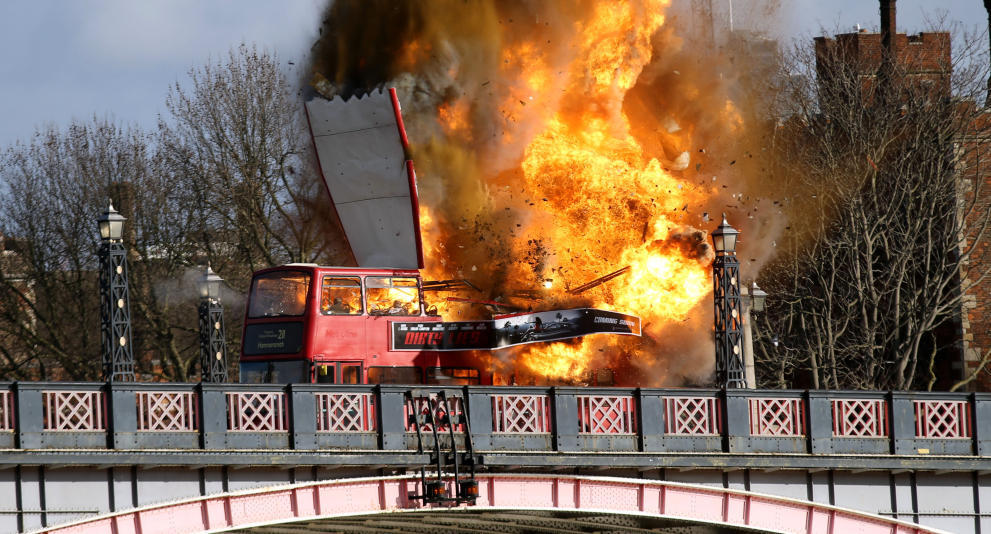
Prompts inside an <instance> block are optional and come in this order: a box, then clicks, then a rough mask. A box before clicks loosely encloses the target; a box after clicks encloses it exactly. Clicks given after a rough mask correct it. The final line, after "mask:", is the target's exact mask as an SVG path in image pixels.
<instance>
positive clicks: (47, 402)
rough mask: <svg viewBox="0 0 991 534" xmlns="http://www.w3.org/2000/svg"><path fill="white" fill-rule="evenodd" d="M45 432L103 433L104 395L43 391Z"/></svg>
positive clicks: (92, 392)
mask: <svg viewBox="0 0 991 534" xmlns="http://www.w3.org/2000/svg"><path fill="white" fill-rule="evenodd" d="M41 395H42V401H43V403H44V410H45V430H95V431H102V430H103V429H104V428H106V427H105V425H104V423H103V393H101V392H99V391H43V392H42V393H41Z"/></svg>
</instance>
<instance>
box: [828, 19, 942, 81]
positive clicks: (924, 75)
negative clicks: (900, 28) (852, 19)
mask: <svg viewBox="0 0 991 534" xmlns="http://www.w3.org/2000/svg"><path fill="white" fill-rule="evenodd" d="M893 41H894V42H893V43H892V45H893V48H894V53H893V54H892V57H894V58H896V61H895V64H896V65H897V68H896V69H895V70H896V72H897V73H898V76H899V78H900V80H899V81H900V84H901V85H903V86H907V87H909V88H911V89H915V90H918V89H922V88H925V90H926V92H931V93H932V94H934V95H940V96H949V95H950V75H951V73H952V63H951V56H950V34H949V33H947V32H928V33H920V34H918V35H906V34H904V33H898V34H895V36H894V39H893ZM883 49H884V44H883V36H882V34H880V33H868V32H867V30H860V31H858V32H854V33H844V34H840V35H837V36H834V37H832V38H830V37H816V38H815V52H816V58H817V59H818V60H820V61H819V62H818V64H817V71H818V72H817V74H818V75H819V78H820V80H821V81H824V82H826V83H828V80H829V78H830V76H831V74H830V72H829V69H830V68H831V66H833V65H836V64H838V63H840V64H844V65H848V66H850V67H851V68H854V69H856V70H857V71H858V72H859V73H860V75H861V77H862V80H863V83H864V89H865V90H866V89H870V86H871V85H872V84H873V83H874V82H876V80H877V78H878V73H879V72H882V68H881V67H882V65H881V62H882V58H884V57H885V55H884V54H882V52H881V51H882V50H883ZM823 58H830V61H822V59H823Z"/></svg>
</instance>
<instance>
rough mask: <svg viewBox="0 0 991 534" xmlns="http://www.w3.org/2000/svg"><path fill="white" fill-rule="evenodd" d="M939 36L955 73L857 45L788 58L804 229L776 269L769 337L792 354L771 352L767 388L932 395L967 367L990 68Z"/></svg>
mask: <svg viewBox="0 0 991 534" xmlns="http://www.w3.org/2000/svg"><path fill="white" fill-rule="evenodd" d="M926 39H930V40H931V41H929V42H926V43H924V44H923V45H924V46H933V47H934V48H939V47H940V46H943V45H945V46H946V51H947V54H946V56H945V59H946V61H945V62H941V61H939V59H940V58H939V57H936V61H935V63H934V64H931V65H929V64H927V65H925V67H927V68H925V69H923V68H922V65H917V64H913V63H911V62H910V61H909V62H908V63H906V61H907V60H902V61H898V62H895V61H890V62H885V61H881V60H880V58H879V57H878V56H877V55H870V54H859V53H857V54H855V53H853V52H852V49H851V47H848V46H846V45H845V44H844V43H843V42H842V40H838V41H835V42H834V41H829V40H821V41H820V42H819V43H818V44H817V47H816V51H815V53H814V54H813V53H812V52H810V51H808V50H807V49H796V51H795V52H794V54H793V56H792V57H791V60H790V61H789V62H787V63H788V65H787V69H788V76H787V77H783V78H782V79H785V80H787V85H788V87H787V88H786V94H787V96H788V98H787V99H786V100H787V102H788V105H789V106H790V107H791V109H793V110H797V111H796V112H795V113H794V114H793V115H791V116H790V117H789V118H788V119H787V120H786V121H785V122H784V123H783V125H782V127H781V128H779V130H778V133H777V134H776V139H775V142H774V149H775V152H776V154H777V161H778V163H779V166H778V168H777V170H776V172H778V173H779V174H780V176H782V177H784V180H785V181H786V182H788V183H789V184H790V185H791V190H792V196H791V197H790V198H788V199H787V204H788V206H789V208H790V209H791V212H792V213H791V217H792V221H793V223H792V225H793V226H796V227H800V230H799V231H798V232H796V234H795V235H794V236H793V237H794V240H793V241H792V242H791V243H789V247H790V249H791V250H790V251H789V253H787V254H784V255H782V256H781V258H780V259H779V260H778V261H777V263H776V264H775V265H773V266H772V267H771V269H770V271H768V273H769V276H770V279H769V280H768V282H767V285H768V286H769V287H771V288H772V289H773V291H772V294H776V295H778V297H779V298H778V303H777V306H776V309H775V310H773V311H772V312H771V313H769V314H768V315H767V317H765V318H764V322H763V324H762V327H763V328H762V329H761V331H762V334H763V335H764V337H765V338H766V339H768V340H769V339H770V338H771V337H772V336H776V337H777V341H778V348H777V349H776V350H775V348H774V345H773V344H771V343H764V344H760V345H759V346H761V347H762V353H761V354H758V360H761V361H763V362H765V364H768V367H769V368H765V371H764V373H763V382H764V383H765V384H773V385H776V386H779V387H784V386H794V385H808V386H811V387H814V388H848V389H909V388H918V387H922V388H928V389H931V388H933V387H934V386H935V385H936V383H937V379H938V378H940V377H939V376H938V364H939V359H940V358H941V357H942V358H946V359H957V358H959V357H960V356H959V355H960V348H959V343H960V313H961V303H962V299H963V296H964V295H965V294H966V293H967V291H968V290H969V289H970V288H971V287H972V286H973V285H974V284H975V283H979V282H980V281H981V280H983V278H984V277H985V276H986V274H987V273H986V271H987V269H988V267H987V266H986V265H984V264H979V263H971V262H969V261H968V260H969V258H970V257H971V255H972V254H973V253H974V251H975V250H977V249H978V248H979V247H981V246H983V245H984V244H986V243H987V235H986V232H985V229H986V228H987V225H988V213H987V212H986V211H985V212H981V211H980V210H979V204H977V203H976V202H975V201H974V199H975V198H977V197H979V196H980V195H979V194H974V195H972V196H970V197H966V196H964V195H961V191H960V184H961V173H962V172H972V169H971V171H967V170H966V166H967V165H971V166H972V165H973V164H974V162H980V161H982V160H983V159H985V158H986V157H987V156H986V155H985V154H984V153H983V145H982V144H980V143H973V142H969V141H968V140H969V139H973V138H974V137H984V138H986V137H987V136H988V134H989V133H991V132H989V131H987V126H986V121H984V120H983V119H982V115H983V112H984V110H983V109H980V108H978V107H976V106H975V105H974V102H977V101H981V100H978V97H980V96H983V95H982V93H983V86H984V81H985V80H986V79H987V78H986V74H987V63H986V61H984V60H983V58H982V57H980V56H979V55H977V54H976V53H975V52H976V50H977V49H976V47H974V46H973V43H975V42H976V40H974V39H970V40H969V41H966V42H969V43H971V46H970V47H969V48H968V47H966V46H965V47H963V49H961V48H960V47H958V49H957V55H956V58H955V61H954V63H953V64H950V63H949V53H948V50H949V49H948V45H949V43H948V42H945V43H937V42H933V41H936V40H940V39H947V40H948V39H949V37H948V35H946V34H929V35H928V36H927V37H926ZM879 54H881V55H884V54H885V51H884V49H879ZM932 59H933V58H931V57H930V58H927V59H926V60H927V61H929V60H932ZM919 61H922V59H920V60H919ZM879 64H880V65H887V70H886V72H885V75H884V77H883V78H884V82H885V83H877V81H878V80H879V79H880V76H879V74H878V68H879ZM882 68H883V67H882ZM951 72H952V76H953V77H952V88H951ZM974 193H979V192H974ZM977 271H980V272H977ZM942 378H943V379H944V385H943V387H951V385H952V381H948V380H947V378H948V377H942Z"/></svg>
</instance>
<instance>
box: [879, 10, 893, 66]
mask: <svg viewBox="0 0 991 534" xmlns="http://www.w3.org/2000/svg"><path fill="white" fill-rule="evenodd" d="M895 1H896V0H881V48H882V49H884V52H885V54H886V55H887V57H888V58H894V57H895V38H894V36H895V31H896V26H895Z"/></svg>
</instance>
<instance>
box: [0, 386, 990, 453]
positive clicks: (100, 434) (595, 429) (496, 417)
mask: <svg viewBox="0 0 991 534" xmlns="http://www.w3.org/2000/svg"><path fill="white" fill-rule="evenodd" d="M410 389H411V388H410V387H409V386H394V385H388V386H386V385H382V386H371V385H353V386H348V385H323V384H319V385H317V384H292V385H279V384H265V385H247V384H164V383H114V384H104V383H63V382H59V383H45V382H16V383H0V448H20V449H55V448H58V449H73V448H76V449H87V448H89V449H91V448H115V449H185V450H194V449H207V450H225V449H300V450H392V451H409V450H412V449H415V448H416V446H417V441H416V435H415V433H414V428H413V427H412V426H411V425H410V420H411V419H410V417H409V416H410V414H409V413H407V412H408V411H409V409H410V408H409V405H407V403H406V398H405V396H406V393H407V392H408V391H410ZM416 390H417V391H416V393H415V395H416V396H417V397H416V400H415V401H414V404H413V406H414V408H415V409H418V410H421V409H424V410H436V409H438V406H434V405H433V404H432V403H434V402H435V400H432V399H436V397H437V395H436V393H438V392H439V391H442V390H443V391H445V393H446V397H447V398H448V399H449V400H448V408H449V409H450V411H451V412H452V414H455V415H457V414H464V415H465V416H466V417H467V420H468V422H469V423H470V424H469V426H470V428H471V434H472V438H473V441H474V446H475V448H476V449H477V450H478V451H480V452H486V451H489V452H493V451H556V452H565V453H566V452H582V451H597V452H608V451H614V452H627V453H635V452H647V453H649V452H705V453H720V452H725V453H798V454H874V455H884V454H896V455H957V456H991V394H981V393H969V394H968V393H919V392H894V393H893V392H864V391H783V390H777V391H769V390H731V391H719V390H710V389H647V388H640V389H629V388H574V387H515V386H513V387H508V386H499V387H493V386H470V387H441V386H427V387H423V386H418V387H416ZM417 402H419V403H420V404H416V403H417ZM464 429H465V425H464V424H461V423H457V422H456V426H455V429H454V430H455V432H462V431H463V430H464ZM444 430H445V432H446V428H445V429H444ZM427 434H429V430H428V432H427Z"/></svg>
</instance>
